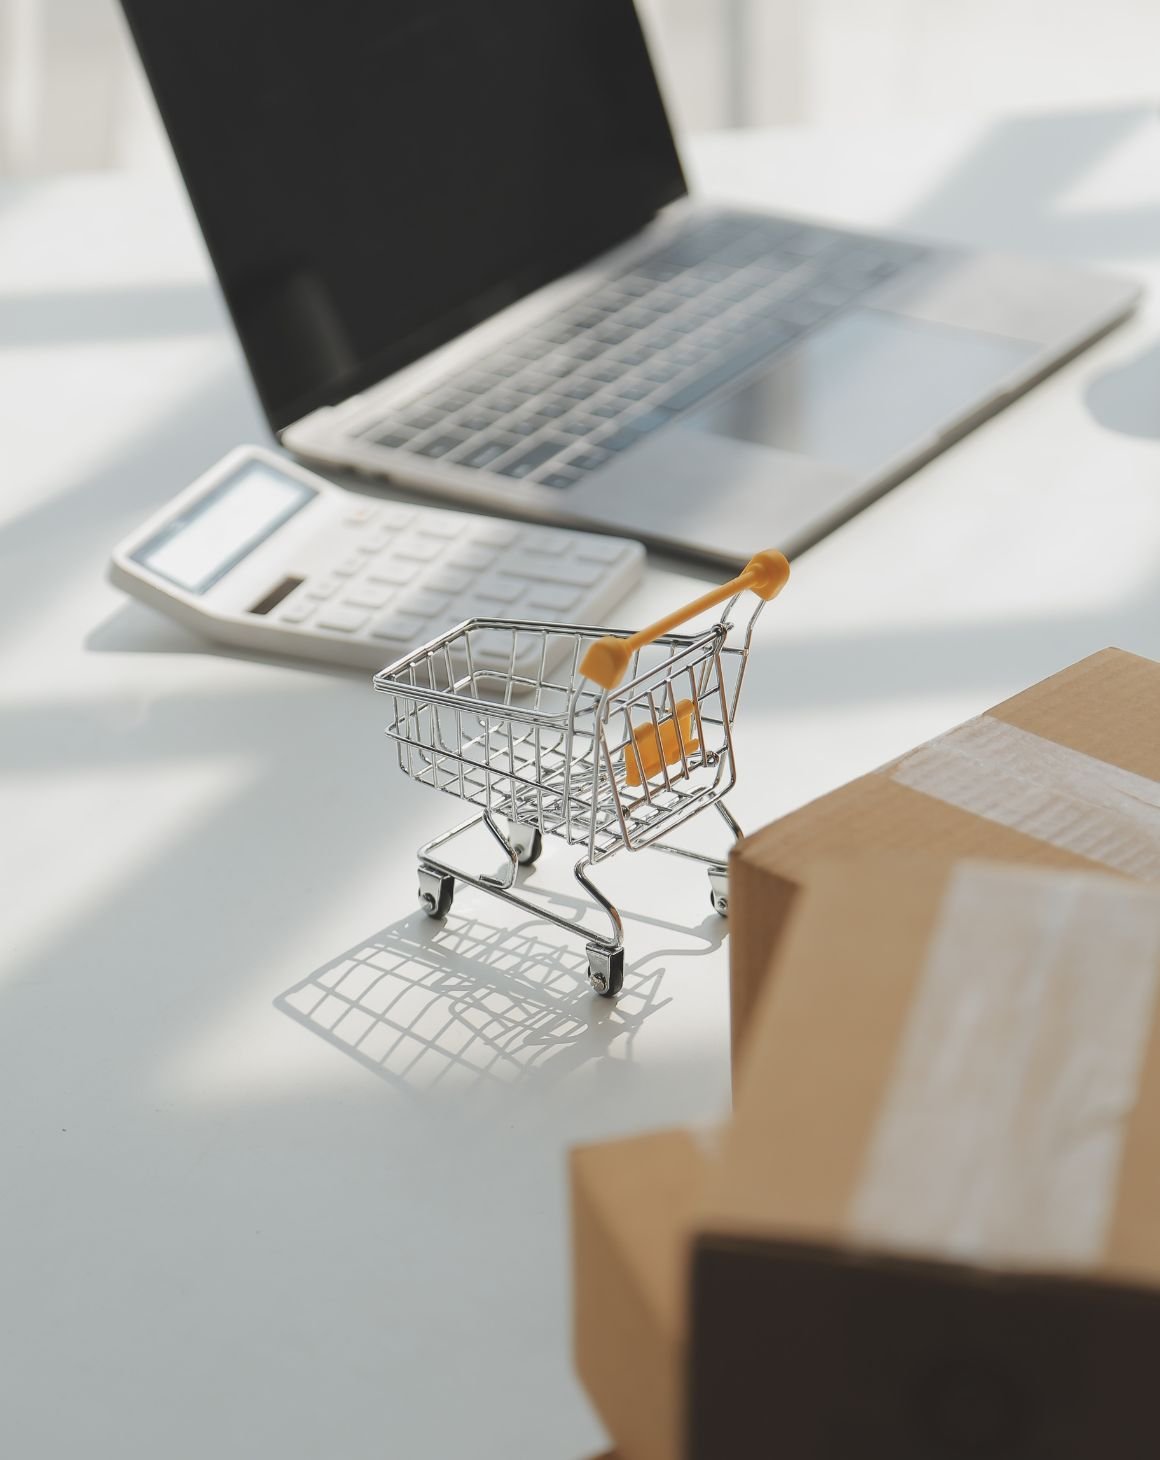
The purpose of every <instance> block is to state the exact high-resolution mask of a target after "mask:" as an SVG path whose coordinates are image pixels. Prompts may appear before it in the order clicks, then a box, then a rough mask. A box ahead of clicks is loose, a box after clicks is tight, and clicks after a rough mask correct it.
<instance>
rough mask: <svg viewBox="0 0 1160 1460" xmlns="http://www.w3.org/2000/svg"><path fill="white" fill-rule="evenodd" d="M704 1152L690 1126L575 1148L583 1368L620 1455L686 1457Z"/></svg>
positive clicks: (578, 1333) (576, 1304)
mask: <svg viewBox="0 0 1160 1460" xmlns="http://www.w3.org/2000/svg"><path fill="white" fill-rule="evenodd" d="M702 1176H703V1157H702V1155H701V1152H700V1148H699V1147H698V1145H697V1143H696V1141H695V1140H694V1138H693V1136H692V1135H690V1134H689V1133H688V1132H686V1131H664V1132H660V1133H658V1134H655V1135H648V1136H641V1137H635V1138H633V1139H630V1140H621V1141H611V1142H608V1143H605V1144H602V1145H596V1146H586V1147H582V1148H580V1149H579V1150H575V1151H573V1152H572V1153H571V1179H572V1243H573V1275H574V1298H573V1330H574V1334H573V1337H574V1349H575V1356H576V1367H577V1370H578V1372H579V1375H580V1378H581V1381H582V1382H583V1384H584V1387H585V1389H586V1390H587V1392H588V1395H589V1397H590V1399H591V1400H592V1403H593V1405H594V1406H595V1408H596V1411H597V1413H598V1414H599V1415H600V1418H601V1420H602V1421H603V1423H604V1426H605V1428H606V1429H607V1431H608V1433H609V1435H610V1436H611V1437H612V1439H613V1440H614V1441H615V1442H616V1447H617V1448H616V1454H617V1456H619V1457H620V1460H680V1457H681V1455H682V1454H683V1449H682V1443H681V1426H682V1423H683V1376H682V1372H681V1368H682V1363H683V1358H684V1349H685V1291H686V1281H685V1275H686V1263H687V1255H688V1238H689V1228H688V1216H689V1213H690V1212H691V1210H692V1206H693V1201H694V1198H695V1195H696V1192H697V1190H698V1189H699V1185H700V1182H701V1179H702Z"/></svg>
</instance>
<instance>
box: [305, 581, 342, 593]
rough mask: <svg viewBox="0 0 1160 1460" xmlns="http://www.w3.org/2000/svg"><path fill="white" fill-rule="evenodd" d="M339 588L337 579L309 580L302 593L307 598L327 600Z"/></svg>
mask: <svg viewBox="0 0 1160 1460" xmlns="http://www.w3.org/2000/svg"><path fill="white" fill-rule="evenodd" d="M341 586H342V585H341V583H340V581H339V580H338V579H337V578H329V577H327V578H311V579H310V580H309V581H308V582H307V584H306V586H305V588H303V590H302V592H303V593H304V594H305V595H306V596H307V597H308V598H329V597H330V596H331V595H332V594H333V593H335V592H337V590H338V589H339V588H340V587H341Z"/></svg>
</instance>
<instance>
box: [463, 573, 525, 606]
mask: <svg viewBox="0 0 1160 1460" xmlns="http://www.w3.org/2000/svg"><path fill="white" fill-rule="evenodd" d="M526 587H527V584H526V583H523V582H521V581H520V579H519V578H508V577H505V576H504V575H503V574H502V573H493V574H491V575H490V576H489V577H487V578H483V579H481V581H480V582H478V583H477V584H476V585H475V592H476V594H477V595H478V596H479V597H480V598H487V599H490V600H491V601H492V602H493V603H514V602H515V601H516V599H517V598H519V596H520V594H521V593H523V591H524V589H525V588H526Z"/></svg>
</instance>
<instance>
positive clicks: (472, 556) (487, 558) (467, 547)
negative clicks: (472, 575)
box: [447, 543, 495, 571]
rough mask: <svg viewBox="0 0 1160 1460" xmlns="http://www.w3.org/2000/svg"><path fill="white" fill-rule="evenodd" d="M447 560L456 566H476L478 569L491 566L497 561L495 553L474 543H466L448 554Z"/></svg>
mask: <svg viewBox="0 0 1160 1460" xmlns="http://www.w3.org/2000/svg"><path fill="white" fill-rule="evenodd" d="M447 561H448V562H449V563H450V564H451V565H452V566H453V567H456V568H474V569H476V570H477V571H478V569H480V568H490V567H491V565H492V563H493V562H494V561H495V554H494V553H489V552H488V551H487V549H486V548H481V547H476V546H475V545H474V544H472V543H464V544H463V546H462V547H457V548H455V549H454V551H453V552H450V553H448V554H447Z"/></svg>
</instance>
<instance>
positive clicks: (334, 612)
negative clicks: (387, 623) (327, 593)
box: [314, 603, 370, 634]
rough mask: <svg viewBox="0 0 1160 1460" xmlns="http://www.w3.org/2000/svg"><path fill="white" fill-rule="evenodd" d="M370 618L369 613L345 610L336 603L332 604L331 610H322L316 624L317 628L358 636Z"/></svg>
mask: <svg viewBox="0 0 1160 1460" xmlns="http://www.w3.org/2000/svg"><path fill="white" fill-rule="evenodd" d="M369 618H370V614H369V613H360V612H359V611H358V610H357V609H354V608H343V606H342V605H341V604H337V603H336V604H331V605H330V607H329V608H324V609H322V610H321V611H320V613H319V615H318V617H317V618H316V619H315V620H314V623H315V627H316V628H320V629H333V630H334V631H335V632H336V633H340V634H357V633H358V631H359V629H361V628H362V627H363V625H364V624H365V623H366V622H367V620H368V619H369Z"/></svg>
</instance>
